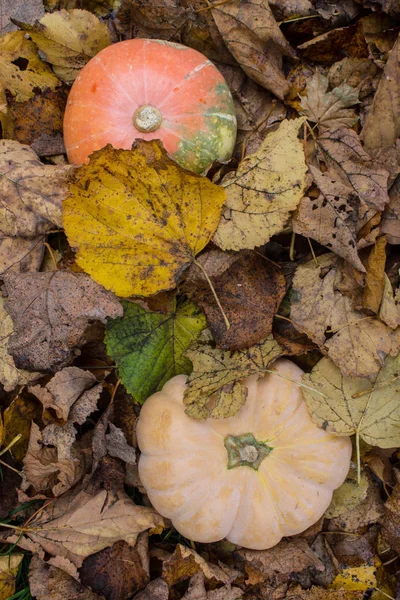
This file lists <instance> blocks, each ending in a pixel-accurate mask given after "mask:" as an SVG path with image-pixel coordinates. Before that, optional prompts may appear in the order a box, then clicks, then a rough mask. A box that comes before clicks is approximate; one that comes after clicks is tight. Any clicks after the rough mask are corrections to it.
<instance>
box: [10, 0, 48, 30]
mask: <svg viewBox="0 0 400 600" xmlns="http://www.w3.org/2000/svg"><path fill="white" fill-rule="evenodd" d="M43 15H44V7H43V0H29V2H26V0H2V4H1V11H0V36H3V35H5V34H6V33H9V32H10V31H13V30H14V29H16V26H15V25H13V23H12V22H11V21H10V17H13V18H14V19H24V20H25V21H28V22H29V23H33V21H35V20H36V19H40V17H42V16H43Z"/></svg>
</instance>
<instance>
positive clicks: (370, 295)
mask: <svg viewBox="0 0 400 600" xmlns="http://www.w3.org/2000/svg"><path fill="white" fill-rule="evenodd" d="M385 265H386V237H385V236H384V235H382V236H380V237H378V239H377V240H376V243H375V245H374V246H373V248H372V250H371V252H370V253H369V256H368V260H367V264H366V268H367V275H366V277H365V288H364V292H363V309H364V310H366V311H371V312H373V313H375V314H377V313H378V311H379V307H380V306H381V302H382V298H383V292H384V287H385Z"/></svg>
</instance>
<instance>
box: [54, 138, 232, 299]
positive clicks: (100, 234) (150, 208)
mask: <svg viewBox="0 0 400 600" xmlns="http://www.w3.org/2000/svg"><path fill="white" fill-rule="evenodd" d="M70 189H71V196H70V197H69V198H68V199H67V200H65V202H64V207H63V208H64V215H63V219H64V226H65V230H66V233H67V236H68V239H69V242H70V244H71V245H72V246H73V247H75V248H77V249H78V253H77V258H76V260H77V263H78V264H79V266H81V267H82V268H83V269H84V270H85V271H87V272H88V273H89V274H90V275H91V276H92V277H93V278H94V279H95V280H96V281H98V282H99V283H101V284H102V285H104V286H105V287H107V288H108V289H111V290H112V291H114V292H115V293H116V294H118V295H119V296H132V295H141V296H150V295H152V294H156V293H157V292H159V291H162V290H168V289H171V288H173V287H175V285H176V280H177V279H178V278H179V275H180V273H181V272H182V270H183V269H184V268H185V267H187V266H189V265H190V264H191V263H192V262H193V261H194V260H195V256H196V254H197V253H198V252H200V250H202V249H203V248H204V247H205V246H206V245H207V243H208V242H209V241H210V238H211V236H212V235H213V233H214V231H215V229H216V227H217V225H218V221H219V217H220V213H221V208H222V205H223V203H224V201H225V191H224V189H223V188H221V187H219V186H217V185H215V184H213V183H211V181H209V180H208V179H206V178H205V177H200V176H199V175H194V174H192V173H189V172H188V171H185V170H184V169H182V168H180V167H179V166H178V165H177V164H176V163H175V162H173V161H172V160H171V159H170V158H168V156H167V154H166V153H165V151H164V149H163V148H162V146H161V144H160V143H159V142H157V141H152V142H145V141H143V140H137V142H135V145H134V149H133V150H132V151H131V150H115V149H114V148H112V147H111V146H110V145H109V146H106V148H103V150H100V151H98V152H94V153H93V155H92V158H91V160H90V163H89V164H88V165H84V166H82V167H80V168H79V169H78V170H77V171H76V174H75V182H74V183H73V184H71V188H70Z"/></svg>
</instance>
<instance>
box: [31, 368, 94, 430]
mask: <svg viewBox="0 0 400 600" xmlns="http://www.w3.org/2000/svg"><path fill="white" fill-rule="evenodd" d="M95 383H96V377H95V376H94V375H92V373H90V372H89V371H84V370H82V369H78V367H66V368H65V369H62V371H59V372H58V373H56V374H55V375H54V377H52V378H51V379H50V381H49V382H48V383H47V384H46V385H45V386H44V387H41V386H40V385H35V386H31V387H30V388H29V391H30V393H31V394H34V395H35V396H36V398H38V399H39V400H40V402H41V403H42V405H43V418H44V420H45V422H46V421H47V422H48V421H49V420H53V419H54V417H55V418H56V419H57V421H58V422H59V423H61V424H65V423H66V422H67V421H68V417H69V415H70V410H71V408H72V407H73V405H74V404H75V402H77V400H78V398H81V396H82V394H83V393H84V392H85V390H87V389H89V388H91V387H93V385H94V384H95ZM84 420H85V419H83V421H82V423H83V422H84ZM82 423H81V424H82Z"/></svg>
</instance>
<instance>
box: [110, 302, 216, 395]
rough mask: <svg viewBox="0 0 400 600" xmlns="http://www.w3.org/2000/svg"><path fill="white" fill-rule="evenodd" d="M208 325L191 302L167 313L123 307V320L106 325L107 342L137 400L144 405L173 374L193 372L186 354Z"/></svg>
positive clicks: (131, 305) (128, 305) (131, 306)
mask: <svg viewBox="0 0 400 600" xmlns="http://www.w3.org/2000/svg"><path fill="white" fill-rule="evenodd" d="M205 326H206V323H205V318H204V315H203V314H202V313H201V312H200V311H199V309H198V308H197V307H196V306H195V305H194V304H192V302H184V303H180V304H178V305H175V302H174V303H173V306H172V307H171V309H170V310H169V311H168V313H167V314H164V313H157V312H149V311H146V310H145V309H144V308H142V307H141V306H139V305H138V304H133V303H125V304H124V316H123V317H122V319H116V320H115V321H109V322H108V324H107V331H106V336H105V343H106V346H107V351H108V353H109V355H110V356H111V358H112V359H113V360H114V361H115V362H116V364H117V367H118V372H119V375H120V377H121V380H122V383H123V384H124V386H125V387H126V389H127V391H128V392H129V393H130V394H132V395H133V397H134V398H135V400H137V401H138V402H144V401H145V400H146V399H147V398H148V397H149V396H150V395H151V394H153V393H154V392H156V391H158V390H160V389H161V388H162V387H163V385H164V383H166V382H167V381H168V380H169V379H171V377H173V376H174V375H179V374H181V373H185V374H188V373H190V371H191V363H190V361H189V359H188V358H187V357H186V356H185V351H186V350H187V349H188V348H189V347H190V346H191V345H192V344H193V343H194V342H195V341H196V340H197V338H198V336H199V334H200V332H201V330H202V329H204V327H205Z"/></svg>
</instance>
